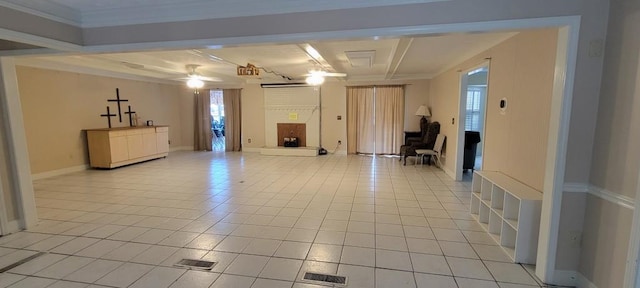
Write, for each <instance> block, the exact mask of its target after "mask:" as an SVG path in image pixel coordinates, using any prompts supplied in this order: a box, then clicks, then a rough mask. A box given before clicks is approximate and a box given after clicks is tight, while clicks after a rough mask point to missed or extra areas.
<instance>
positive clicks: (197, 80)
mask: <svg viewBox="0 0 640 288" xmlns="http://www.w3.org/2000/svg"><path fill="white" fill-rule="evenodd" d="M185 67H186V68H187V77H184V78H180V79H183V80H186V81H187V86H188V87H189V88H196V89H198V88H202V87H203V86H204V81H217V80H216V79H214V78H211V77H205V76H202V75H200V74H198V72H196V69H197V68H198V67H200V65H197V64H187V65H186V66H185Z"/></svg>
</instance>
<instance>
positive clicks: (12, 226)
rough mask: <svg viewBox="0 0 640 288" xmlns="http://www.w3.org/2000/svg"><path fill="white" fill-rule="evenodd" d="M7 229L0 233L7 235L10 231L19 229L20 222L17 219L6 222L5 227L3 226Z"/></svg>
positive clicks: (14, 231) (13, 231)
mask: <svg viewBox="0 0 640 288" xmlns="http://www.w3.org/2000/svg"><path fill="white" fill-rule="evenodd" d="M5 228H6V230H7V231H2V235H8V234H11V233H16V232H19V231H20V222H18V220H13V221H9V222H8V223H7V227H5Z"/></svg>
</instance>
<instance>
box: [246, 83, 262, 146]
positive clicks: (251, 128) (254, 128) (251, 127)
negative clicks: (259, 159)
mask: <svg viewBox="0 0 640 288" xmlns="http://www.w3.org/2000/svg"><path fill="white" fill-rule="evenodd" d="M240 97H241V102H240V106H241V107H242V110H241V111H242V147H243V148H260V147H264V145H265V138H264V137H265V136H264V94H263V92H262V88H261V87H260V84H249V85H246V86H245V87H244V88H242V94H241V96H240ZM249 141H251V143H249Z"/></svg>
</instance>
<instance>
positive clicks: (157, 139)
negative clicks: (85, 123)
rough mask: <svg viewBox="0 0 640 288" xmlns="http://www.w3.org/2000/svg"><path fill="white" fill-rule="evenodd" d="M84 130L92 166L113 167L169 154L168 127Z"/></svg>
mask: <svg viewBox="0 0 640 288" xmlns="http://www.w3.org/2000/svg"><path fill="white" fill-rule="evenodd" d="M86 131H87V142H88V146H89V160H90V164H91V167H94V168H115V167H119V166H123V165H128V164H133V163H137V162H141V161H146V160H151V159H155V158H161V157H166V156H167V155H168V153H169V127H166V126H157V127H155V126H154V127H126V128H112V129H90V130H86Z"/></svg>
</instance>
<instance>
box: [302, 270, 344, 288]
mask: <svg viewBox="0 0 640 288" xmlns="http://www.w3.org/2000/svg"><path fill="white" fill-rule="evenodd" d="M302 279H304V280H305V281H307V282H312V283H313V282H315V283H316V284H320V285H327V284H333V285H332V286H334V287H344V286H346V285H347V277H345V276H338V275H330V274H321V273H313V272H305V273H304V277H302Z"/></svg>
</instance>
